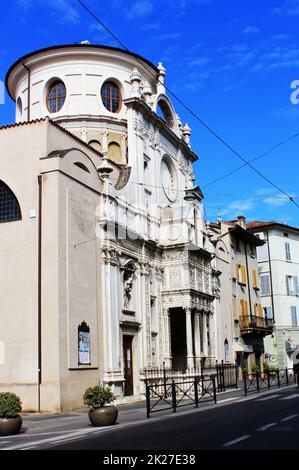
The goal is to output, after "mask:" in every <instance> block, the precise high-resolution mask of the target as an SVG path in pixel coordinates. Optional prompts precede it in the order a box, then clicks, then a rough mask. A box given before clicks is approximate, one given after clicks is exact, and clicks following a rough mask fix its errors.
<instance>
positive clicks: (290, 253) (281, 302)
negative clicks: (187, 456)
mask: <svg viewBox="0 0 299 470" xmlns="http://www.w3.org/2000/svg"><path fill="white" fill-rule="evenodd" d="M247 228H248V229H249V230H251V231H252V233H254V234H255V235H258V236H259V237H260V239H261V240H263V241H264V244H263V245H262V246H259V247H258V249H257V256H258V267H259V276H260V284H261V302H262V307H263V314H264V316H265V317H266V318H269V317H273V319H274V329H273V334H272V335H271V336H267V337H266V338H265V353H266V359H267V361H268V362H269V364H270V365H273V366H275V367H279V368H285V367H290V368H292V367H293V363H294V358H295V356H296V355H297V354H298V353H299V323H298V322H299V282H298V276H299V229H298V228H296V227H291V226H289V225H284V224H280V223H278V222H260V221H254V222H250V223H248V224H247ZM296 362H297V361H296V360H295V363H296Z"/></svg>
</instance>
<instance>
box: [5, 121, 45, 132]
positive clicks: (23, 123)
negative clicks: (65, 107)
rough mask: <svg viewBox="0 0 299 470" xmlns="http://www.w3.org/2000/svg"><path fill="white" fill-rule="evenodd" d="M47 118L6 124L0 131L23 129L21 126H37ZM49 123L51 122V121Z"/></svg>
mask: <svg viewBox="0 0 299 470" xmlns="http://www.w3.org/2000/svg"><path fill="white" fill-rule="evenodd" d="M46 119H47V118H39V119H33V120H32V121H22V122H15V123H13V124H5V125H4V126H0V131H2V130H4V129H11V128H12V127H21V126H27V125H28V124H36V123H37V122H43V121H46ZM49 121H51V120H50V119H49Z"/></svg>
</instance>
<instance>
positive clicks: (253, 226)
mask: <svg viewBox="0 0 299 470" xmlns="http://www.w3.org/2000/svg"><path fill="white" fill-rule="evenodd" d="M269 227H277V228H279V229H281V230H292V231H295V232H299V228H298V227H292V226H291V225H287V224H281V223H280V222H275V220H271V221H269V222H262V221H259V220H254V221H252V222H248V223H247V224H246V228H247V229H248V230H250V231H252V230H255V229H263V228H265V229H266V228H269Z"/></svg>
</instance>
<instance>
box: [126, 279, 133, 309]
mask: <svg viewBox="0 0 299 470" xmlns="http://www.w3.org/2000/svg"><path fill="white" fill-rule="evenodd" d="M132 289H133V273H132V272H129V271H127V272H124V308H125V310H131V300H132Z"/></svg>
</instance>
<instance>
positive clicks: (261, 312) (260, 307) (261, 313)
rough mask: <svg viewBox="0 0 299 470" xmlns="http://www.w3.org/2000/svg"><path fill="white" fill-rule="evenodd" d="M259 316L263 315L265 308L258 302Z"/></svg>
mask: <svg viewBox="0 0 299 470" xmlns="http://www.w3.org/2000/svg"><path fill="white" fill-rule="evenodd" d="M258 316H259V317H262V316H263V310H262V306H261V304H258Z"/></svg>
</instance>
